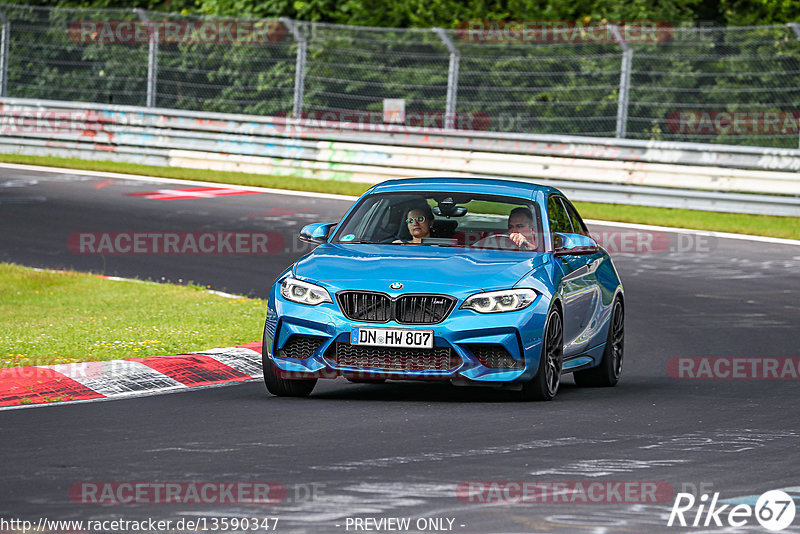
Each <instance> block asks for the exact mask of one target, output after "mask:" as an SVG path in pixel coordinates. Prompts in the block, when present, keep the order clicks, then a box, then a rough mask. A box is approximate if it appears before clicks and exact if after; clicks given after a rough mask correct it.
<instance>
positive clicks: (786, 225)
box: [0, 154, 800, 239]
mask: <svg viewBox="0 0 800 534" xmlns="http://www.w3.org/2000/svg"><path fill="white" fill-rule="evenodd" d="M0 162H5V163H24V164H28V165H47V166H51V167H64V168H69V169H82V170H94V171H105V172H118V173H125V174H139V175H144V176H160V177H164V178H176V179H181V180H200V181H207V182H219V183H223V184H237V185H249V186H259V187H271V188H274V189H290V190H295V191H313V192H319V193H333V194H339V195H351V196H358V195H360V194H361V193H363V192H364V191H366V190H367V189H368V188H369V187H370V186H369V184H360V183H350V182H341V181H331V180H314V179H310V178H296V177H290V176H264V175H259V174H247V173H241V172H220V171H208V170H200V169H182V168H176V167H153V166H149V165H136V164H132V163H116V162H111V161H90V160H82V159H74V158H73V159H66V158H53V157H49V156H23V155H17V154H0ZM575 204H576V205H577V206H578V209H579V210H580V212H581V215H582V216H583V217H584V218H587V219H600V220H605V221H619V222H631V223H639V224H654V225H659V226H672V227H680V228H694V229H698V230H711V231H716V232H730V233H736V234H754V235H763V236H769V237H782V238H788V239H800V217H775V216H770V215H747V214H737V213H718V212H712V211H695V210H684V209H668V208H650V207H642V206H628V205H624V204H597V203H591V202H576V203H575Z"/></svg>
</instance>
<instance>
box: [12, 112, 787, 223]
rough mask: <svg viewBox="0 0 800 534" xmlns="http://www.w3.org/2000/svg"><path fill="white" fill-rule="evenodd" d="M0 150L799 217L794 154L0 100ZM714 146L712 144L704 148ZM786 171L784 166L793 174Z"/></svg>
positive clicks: (774, 151) (721, 147) (756, 149)
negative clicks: (481, 185) (498, 186)
mask: <svg viewBox="0 0 800 534" xmlns="http://www.w3.org/2000/svg"><path fill="white" fill-rule="evenodd" d="M0 105H1V106H2V114H0V152H6V153H19V154H34V155H55V156H61V157H80V158H85V159H104V160H114V161H125V162H133V163H142V164H147V165H161V166H175V167H189V168H200V169H211V170H220V171H240V172H250V173H257V174H272V175H278V176H287V177H290V176H296V177H309V178H318V179H332V180H349V181H357V182H364V183H375V182H378V181H381V180H383V179H386V178H390V177H398V176H432V175H448V176H465V177H466V176H490V177H516V178H523V179H529V180H535V181H536V182H539V183H543V184H552V185H554V186H556V187H559V188H560V189H562V190H563V191H564V192H565V193H567V194H568V195H570V196H571V197H572V198H574V199H575V200H583V201H595V202H613V203H620V204H634V205H647V206H659V207H673V208H674V207H681V208H690V209H703V210H711V211H727V212H739V213H762V214H772V215H791V216H800V174H798V173H797V172H796V171H797V170H798V169H800V150H797V149H769V148H755V147H742V146H719V145H717V146H713V147H710V146H709V145H697V144H692V143H673V142H656V141H633V140H620V139H607V138H587V137H570V136H539V135H527V134H498V133H490V132H465V131H462V130H441V129H426V128H414V127H406V126H393V125H382V124H381V125H375V124H367V125H364V124H362V125H359V124H353V123H341V122H335V123H320V122H318V121H309V120H302V119H300V120H297V119H290V118H281V117H261V116H249V115H228V114H220V113H202V112H192V111H183V110H170V109H150V108H139V107H132V106H113V105H103V104H86V103H77V102H60V101H40V100H29V99H16V98H0ZM712 148H713V151H711V149H712ZM792 171H794V172H792Z"/></svg>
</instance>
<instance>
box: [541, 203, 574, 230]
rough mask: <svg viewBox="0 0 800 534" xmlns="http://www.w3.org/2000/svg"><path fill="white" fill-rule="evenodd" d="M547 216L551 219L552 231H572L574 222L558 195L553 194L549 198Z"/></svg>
mask: <svg viewBox="0 0 800 534" xmlns="http://www.w3.org/2000/svg"><path fill="white" fill-rule="evenodd" d="M547 216H548V219H549V221H550V231H551V232H563V233H568V234H569V233H572V223H571V222H570V220H569V215H568V214H567V210H566V209H564V205H563V204H561V202H560V201H559V199H558V197H557V196H556V195H551V196H550V198H548V199H547Z"/></svg>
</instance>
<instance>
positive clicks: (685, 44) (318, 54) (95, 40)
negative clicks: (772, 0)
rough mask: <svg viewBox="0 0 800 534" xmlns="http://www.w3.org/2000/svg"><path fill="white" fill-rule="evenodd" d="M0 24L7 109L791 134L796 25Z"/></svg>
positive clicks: (0, 75)
mask: <svg viewBox="0 0 800 534" xmlns="http://www.w3.org/2000/svg"><path fill="white" fill-rule="evenodd" d="M0 22H1V23H2V45H0V93H2V95H4V96H10V97H22V98H42V99H54V100H74V101H86V102H100V103H114V104H130V105H138V106H148V107H166V108H176V109H191V110H204V111H220V112H227V113H247V114H258V115H294V116H302V117H307V118H312V119H313V118H320V119H326V120H337V119H343V120H349V121H370V122H374V121H375V120H377V121H382V120H383V110H384V105H385V99H402V100H403V101H404V105H405V119H404V120H405V122H406V124H413V125H420V124H422V125H426V126H429V127H434V128H435V127H450V128H460V129H479V130H491V131H499V132H523V133H539V134H571V135H587V136H602V137H624V138H630V139H660V140H672V141H695V142H707V143H730V144H749V145H757V146H774V147H784V148H796V147H797V146H798V138H799V134H800V132H799V129H798V122H800V25H792V24H789V25H786V26H762V27H742V28H718V27H690V28H687V27H673V26H671V25H669V24H664V23H659V24H658V25H657V27H647V32H649V34H648V35H649V38H647V39H644V38H641V35H643V33H642V32H640V34H639V35H638V37H636V38H631V32H630V31H628V30H630V24H629V25H628V26H627V27H626V26H625V23H622V24H621V25H620V24H608V25H604V26H603V27H602V28H601V29H602V32H600V35H599V36H598V33H597V32H595V33H594V34H591V33H590V34H588V37H587V33H586V32H584V33H580V32H576V31H575V28H574V27H573V28H571V30H572V33H569V32H562V34H558V32H557V31H556V32H553V31H552V28H548V29H545V30H543V31H539V32H538V33H537V32H536V31H532V32H529V33H527V34H526V33H525V32H511V31H508V27H500V28H499V30H498V28H497V27H491V26H490V24H489V23H487V24H485V25H482V26H480V25H479V26H480V29H479V30H474V28H475V27H476V26H475V25H474V24H473V25H472V26H467V29H457V30H452V29H451V30H441V29H387V28H364V27H353V26H340V25H330V24H320V23H307V22H299V21H292V20H288V19H261V20H245V19H209V18H198V17H188V16H182V15H177V14H165V13H162V12H152V11H142V10H90V9H64V8H58V9H56V8H42V7H33V6H15V5H0ZM539 26H540V27H541V28H545V27H546V24H545V23H541V24H540V25H539ZM645 26H646V25H645ZM487 28H488V29H487ZM594 30H597V28H594ZM548 32H549V33H548ZM556 37H557V38H556ZM395 105H396V104H395Z"/></svg>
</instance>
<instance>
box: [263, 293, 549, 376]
mask: <svg viewBox="0 0 800 534" xmlns="http://www.w3.org/2000/svg"><path fill="white" fill-rule="evenodd" d="M276 285H277V284H276ZM462 303H463V300H461V299H459V301H458V302H457V304H456V306H455V308H454V309H453V310H452V311H451V312H450V314H449V315H448V316H447V317H446V318H445V319H444V320H443V321H442V322H440V323H438V324H434V325H422V324H420V325H406V324H399V323H396V322H393V321H390V322H388V323H372V322H358V321H352V320H350V319H348V318H347V317H345V316H344V314H343V313H342V311H341V310H340V309H339V306H338V305H337V304H336V303H335V302H334V303H323V304H319V305H317V306H307V305H304V304H297V303H294V302H291V301H288V300H286V299H284V298H283V297H282V296H280V294H279V293H278V292H277V291H276V290H275V288H273V291H272V292H271V294H270V298H269V304H268V311H267V321H266V326H265V331H264V348H265V350H266V351H268V353H269V357H270V358H271V359H272V361H273V362H274V363H275V366H276V368H277V371H278V374H279V375H280V376H282V377H283V378H295V379H304V378H336V377H338V376H345V377H353V378H371V379H415V380H452V381H454V382H458V383H463V382H464V381H465V380H466V381H467V382H474V383H480V384H485V385H489V384H491V383H500V384H501V385H502V384H508V383H514V382H524V381H527V380H530V379H531V378H532V377H533V376H534V375H535V374H536V370H537V369H538V367H539V358H540V355H541V343H542V331H543V330H544V323H545V321H546V318H547V312H548V307H549V304H550V302H549V299H547V298H545V297H544V296H543V295H541V294H539V295H538V296H537V297H536V300H535V301H534V302H533V303H532V304H531V305H530V306H528V307H527V308H525V309H523V310H518V311H514V312H505V313H491V314H481V313H477V312H475V311H472V310H462V309H459V307H460V306H461V304H462ZM354 327H380V328H402V329H420V330H432V331H433V334H434V341H433V343H434V349H433V350H430V349H429V350H427V351H426V350H425V349H416V350H415V351H411V352H413V353H414V356H412V357H411V359H410V360H407V361H411V362H412V364H411V365H409V366H406V367H404V368H400V369H398V368H389V367H390V366H388V365H383V364H381V363H377V364H375V362H376V361H377V362H381V361H382V360H381V358H382V356H381V354H390V353H392V351H391V350H388V351H381V349H380V348H375V347H370V348H371V349H372V350H371V351H370V352H369V353H370V354H375V355H377V356H376V358H377V359H376V358H373V359H372V360H371V362H372V363H370V365H368V366H361V365H352V364H345V365H342V364H340V363H339V362H340V359H338V358H336V357H335V351H336V350H337V347H336V344H337V343H339V344H345V345H347V346H346V347H345V348H346V349H350V348H352V347H362V346H360V345H354V346H349V340H350V333H351V329H352V328H354ZM292 336H306V337H308V338H314V339H313V341H314V343H312V346H313V345H315V344H317V343H318V345H317V346H316V348H315V349H313V352H312V351H307V352H308V353H307V354H306V353H303V354H300V355H298V354H293V355H294V356H299V357H286V355H285V353H284V350H283V349H284V348H285V347H287V342H288V341H289V340H290V338H292ZM295 339H300V338H295ZM341 347H342V346H341V345H340V349H341ZM437 347H438V348H449V349H450V351H451V352H450V355H451V357H452V361H453V365H447V366H446V368H441V366H432V365H426V362H428V361H429V358H432V354H433V351H434V350H436V348H437ZM487 347H488V348H491V349H492V350H493V351H499V353H503V351H505V353H506V354H505V355H503V358H502V361H503V364H502V367H493V366H491V364H493V363H496V362H497V361H498V360H491V359H489V360H487V357H486V356H485V355H486V354H487V353H486V352H484V351H482V350H481V349H482V348H487ZM294 352H297V351H294ZM300 352H302V351H300ZM440 353H441V351H440ZM494 353H496V352H492V354H494ZM395 354H396V353H395ZM428 354H430V355H431V356H428ZM480 355H483V358H481V357H480ZM303 356H305V357H303ZM390 359H391V358H390ZM386 361H388V360H386ZM487 363H488V364H490V365H487ZM395 365H396V363H395Z"/></svg>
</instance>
